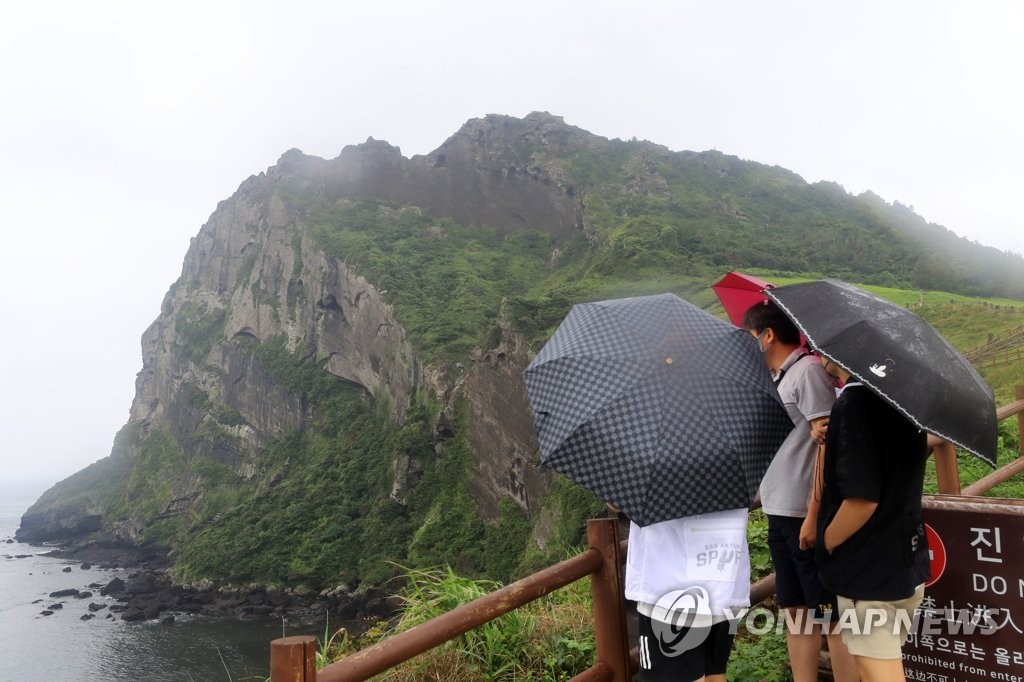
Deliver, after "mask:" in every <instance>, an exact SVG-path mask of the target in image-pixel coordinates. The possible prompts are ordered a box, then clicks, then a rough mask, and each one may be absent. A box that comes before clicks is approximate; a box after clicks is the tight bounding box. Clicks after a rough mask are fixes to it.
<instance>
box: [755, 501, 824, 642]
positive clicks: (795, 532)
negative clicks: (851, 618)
mask: <svg viewBox="0 0 1024 682" xmlns="http://www.w3.org/2000/svg"><path fill="white" fill-rule="evenodd" d="M803 522H804V520H803V519H802V518H795V517H791V516H773V515H769V516H768V550H769V551H770V552H771V555H772V563H773V564H775V599H776V601H778V603H779V606H781V607H783V608H793V607H804V608H807V609H810V610H813V611H814V619H815V620H817V621H821V622H829V621H833V620H836V619H837V618H838V617H839V611H838V609H837V608H836V595H834V594H833V593H832V592H830V591H829V590H828V589H827V588H826V587H825V586H824V585H822V584H821V580H820V579H819V578H818V566H817V564H815V563H814V550H813V549H800V526H801V525H803Z"/></svg>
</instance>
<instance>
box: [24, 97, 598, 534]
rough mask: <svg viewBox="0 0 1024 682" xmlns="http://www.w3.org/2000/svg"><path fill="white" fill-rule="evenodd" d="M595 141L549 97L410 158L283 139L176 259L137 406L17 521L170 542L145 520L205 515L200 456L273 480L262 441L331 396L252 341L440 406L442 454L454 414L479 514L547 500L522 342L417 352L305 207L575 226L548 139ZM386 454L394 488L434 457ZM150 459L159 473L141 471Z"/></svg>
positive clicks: (572, 197)
mask: <svg viewBox="0 0 1024 682" xmlns="http://www.w3.org/2000/svg"><path fill="white" fill-rule="evenodd" d="M592 139H598V140H600V138H593V136H589V135H588V134H586V133H584V132H583V131H580V130H579V129H576V128H572V127H570V126H567V125H565V124H564V123H563V122H562V121H561V120H560V119H558V118H555V117H552V116H548V115H546V114H533V115H530V116H528V117H527V118H525V119H522V120H520V119H512V118H506V117H488V118H486V119H482V120H477V121H471V122H469V123H467V124H466V125H465V126H464V127H463V129H462V130H460V131H459V132H458V133H457V134H456V135H454V136H453V137H452V138H450V139H449V140H448V141H447V142H445V143H444V144H443V145H442V146H441V147H440V148H439V149H438V150H437V151H436V152H434V153H432V154H430V155H427V156H417V157H413V158H411V159H407V158H405V157H403V156H402V155H401V154H400V152H399V150H398V149H397V148H395V147H392V146H391V145H389V144H387V143H386V142H380V141H375V140H372V139H371V140H368V141H367V142H366V143H364V144H361V145H355V146H350V147H346V148H345V149H344V150H343V151H342V153H341V155H340V156H339V157H338V158H336V159H334V160H331V161H325V160H322V159H319V158H314V157H309V156H306V155H304V154H302V153H301V152H299V151H297V150H291V151H289V152H287V153H285V154H284V155H283V156H282V157H281V159H280V160H279V162H278V163H277V164H276V165H275V166H274V167H272V168H270V169H269V170H268V171H267V172H265V173H261V174H259V175H258V176H253V177H250V178H249V179H248V180H246V181H245V182H244V183H242V185H241V186H240V187H239V189H238V191H237V192H236V193H235V194H234V196H232V197H231V198H230V199H227V200H225V201H223V202H221V203H220V204H219V205H218V207H217V210H216V211H215V212H214V213H213V214H212V215H211V217H210V219H209V221H208V222H207V223H206V224H205V225H204V226H203V227H202V229H201V230H200V231H199V233H198V235H197V236H196V237H195V238H194V239H193V240H192V243H191V245H190V247H189V250H188V253H187V254H186V256H185V260H184V266H183V269H182V274H181V277H180V278H179V279H178V281H177V282H175V283H174V285H173V286H172V287H171V289H170V291H169V292H168V293H167V296H166V297H165V299H164V301H163V304H162V306H161V312H160V315H159V317H158V318H157V319H156V321H155V322H154V323H153V324H152V325H151V326H150V327H149V329H147V330H146V331H145V333H144V334H143V337H142V358H143V362H142V371H141V372H139V375H138V377H137V380H136V395H135V399H134V401H133V403H132V407H131V414H130V419H129V423H128V425H127V426H126V427H125V429H123V430H122V432H121V433H120V434H119V436H118V438H117V440H116V442H115V446H114V448H113V451H112V453H111V455H110V461H104V462H101V463H100V465H99V468H101V469H102V470H103V471H101V472H96V471H87V472H83V473H81V474H79V475H76V477H73V479H74V480H71V481H70V482H64V483H62V484H61V486H58V488H55V489H54V490H53V491H50V492H49V493H47V495H46V496H44V498H43V500H41V501H40V503H39V504H37V505H36V506H35V507H34V508H33V509H32V510H30V512H29V513H28V514H26V516H25V517H24V519H23V521H22V525H21V528H20V530H19V537H20V538H23V539H28V540H34V541H43V540H54V539H68V538H74V537H76V536H78V537H79V539H81V536H82V535H88V536H89V537H90V538H91V539H93V540H97V541H107V542H122V543H128V544H140V543H146V542H149V541H152V540H154V539H156V540H160V541H164V542H167V543H168V544H170V545H172V546H174V545H175V543H179V542H183V541H187V539H188V535H189V531H186V530H183V529H181V528H178V529H176V530H175V535H174V537H167V536H166V534H163V535H160V534H158V536H159V537H156V538H154V537H150V535H149V534H148V533H147V530H148V529H150V528H151V527H152V526H154V524H157V523H158V522H166V521H167V520H168V519H174V518H179V519H180V518H187V517H188V516H189V515H195V514H196V513H200V515H201V516H204V517H207V516H209V511H202V512H197V510H201V509H202V502H203V499H204V496H207V495H208V494H209V491H208V490H207V489H206V488H207V485H208V483H209V481H208V480H207V479H208V476H204V472H206V471H207V470H206V469H204V468H203V467H202V466H197V465H196V463H198V462H201V463H213V464H215V465H219V466H221V467H223V468H225V469H226V470H228V471H229V472H230V476H231V477H234V478H235V479H237V483H238V484H239V485H242V484H244V483H245V482H250V483H252V484H253V485H254V490H255V489H257V488H260V487H262V488H263V489H268V488H269V487H271V486H272V485H273V480H272V479H268V478H267V476H268V467H267V461H266V455H267V448H268V446H270V445H271V444H274V443H280V442H281V441H282V440H283V439H285V438H286V437H287V436H288V435H289V434H292V433H296V432H302V431H304V430H308V429H311V428H313V427H314V426H315V425H316V424H317V423H318V421H319V420H320V419H321V418H322V417H323V414H321V411H322V410H323V409H324V405H323V404H321V403H318V402H317V401H316V400H313V399H311V398H310V396H309V395H308V393H306V392H304V391H303V390H302V389H301V388H298V387H296V386H294V385H290V384H289V382H287V381H282V380H281V378H280V377H278V376H275V374H274V372H273V370H272V369H271V368H270V367H269V363H268V362H266V361H265V359H264V361H261V359H260V357H259V356H258V355H257V354H255V353H254V352H253V348H254V347H263V346H267V345H275V346H277V347H278V349H279V350H280V351H281V352H282V353H284V354H285V355H287V356H289V357H291V358H292V359H293V362H294V363H296V364H301V363H307V364H310V365H313V366H315V367H317V368H319V369H321V370H323V371H325V372H326V373H327V374H328V375H330V376H331V377H333V378H334V379H335V380H336V381H338V382H345V383H347V384H349V385H351V386H352V387H356V388H358V390H359V391H361V392H362V393H363V394H365V396H368V397H370V398H371V399H372V400H373V401H374V403H375V404H376V405H378V406H386V410H387V412H388V417H389V419H390V422H391V423H392V426H393V427H395V426H398V425H401V424H402V423H403V422H405V421H406V418H407V413H408V411H409V409H410V406H411V405H412V403H413V402H414V401H416V400H419V401H428V402H430V403H431V404H433V405H435V406H436V408H435V411H434V416H433V417H432V422H431V424H430V425H429V426H430V428H431V430H432V435H431V441H430V442H431V443H433V446H432V447H433V448H434V449H435V450H436V451H437V452H440V451H441V449H442V448H443V444H444V442H445V441H446V440H448V439H450V438H451V437H452V436H453V433H454V431H453V429H454V427H453V424H454V423H455V422H459V421H460V420H461V421H462V422H463V423H464V432H463V433H462V435H461V437H462V438H463V439H464V440H465V441H466V442H467V443H468V444H469V446H470V447H471V448H472V451H473V457H472V462H471V466H470V471H471V475H470V476H469V479H468V489H469V490H470V491H471V493H472V497H473V499H474V501H475V503H476V504H477V506H478V508H479V511H480V512H481V513H482V515H483V517H484V518H489V519H497V518H498V516H499V502H500V501H501V500H503V499H507V500H511V501H513V502H514V503H515V505H517V506H518V507H519V509H520V510H521V511H522V512H523V513H524V514H526V515H527V516H529V515H530V514H531V513H534V512H536V510H537V504H538V503H539V501H540V500H541V499H542V498H543V497H544V496H545V495H546V494H547V493H548V489H549V484H550V474H548V473H546V472H544V471H542V470H541V469H540V467H539V465H538V462H537V459H536V446H535V442H534V437H533V431H532V421H531V419H530V413H529V409H528V405H527V402H526V397H525V392H524V390H523V388H522V384H521V381H520V379H519V376H520V373H521V371H522V369H523V368H524V367H525V366H526V364H527V363H528V362H529V359H530V351H529V348H528V347H527V345H526V344H525V343H524V342H523V340H522V339H521V338H520V337H519V336H518V335H517V333H516V331H514V330H513V329H512V328H511V327H510V326H508V325H507V324H505V323H501V328H500V333H499V334H498V335H497V336H492V341H493V343H492V344H490V345H489V347H480V348H479V349H478V350H477V351H475V352H473V353H471V354H469V355H467V356H466V357H464V358H462V359H461V360H460V361H459V362H457V363H453V362H450V361H448V360H445V359H439V358H437V357H432V356H431V355H429V354H424V353H423V352H422V350H420V351H418V349H417V348H416V347H414V345H413V344H412V343H410V340H409V338H408V334H407V331H406V329H405V328H404V327H403V323H402V320H400V319H399V318H398V317H397V316H396V314H395V309H394V306H393V305H392V304H391V303H389V300H388V297H387V295H386V292H385V291H382V290H381V289H380V288H379V287H378V286H376V285H375V283H374V282H371V281H368V280H367V279H366V278H365V277H364V276H362V275H361V274H360V273H359V267H360V266H359V264H358V263H359V256H358V254H353V255H352V256H350V257H349V258H347V259H342V258H339V257H336V256H333V255H329V254H328V253H326V252H325V250H324V249H323V248H322V246H321V245H320V244H318V243H317V241H316V240H315V239H314V236H313V234H312V232H311V229H310V227H311V221H312V220H313V218H312V217H311V212H312V211H313V208H314V207H316V206H328V207H330V208H331V209H332V210H339V209H340V210H344V209H345V208H347V207H350V206H353V205H354V204H355V202H357V201H361V200H365V199H373V200H378V201H380V202H382V203H381V204H380V206H381V209H380V210H382V211H389V210H392V209H390V208H387V207H391V206H394V207H395V209H394V210H397V211H402V210H415V211H416V212H417V213H422V214H425V215H430V216H437V217H446V218H448V219H449V220H450V221H453V222H454V223H457V224H463V225H481V226H482V225H487V226H489V227H490V228H493V229H495V230H496V231H497V234H498V235H506V234H509V233H513V232H515V231H517V230H521V229H525V228H531V229H537V228H538V227H540V228H542V229H543V230H544V231H546V232H549V233H550V234H553V235H557V236H560V237H562V238H565V237H568V236H569V235H570V234H571V233H573V232H574V231H581V230H582V229H583V227H584V224H583V218H582V215H583V214H582V206H581V204H580V201H579V197H578V196H577V195H576V193H575V191H574V189H573V187H572V185H571V184H570V183H569V182H568V181H567V179H566V178H565V177H564V174H562V173H560V172H559V169H558V167H557V166H555V165H552V164H549V163H544V162H543V159H547V158H550V155H548V154H539V153H537V152H538V151H540V150H543V149H545V148H547V147H551V146H553V147H555V148H557V149H558V150H560V153H564V151H565V150H567V149H569V148H571V147H573V146H574V145H576V146H580V145H583V144H585V143H586V141H587V140H592ZM402 207H405V208H402ZM158 436H159V437H160V438H163V439H164V440H166V441H167V443H166V444H167V445H169V446H170V451H171V452H173V454H172V455H171V459H172V460H175V459H176V460H178V461H170V462H168V461H159V462H157V461H155V460H154V457H153V455H152V453H146V452H144V451H146V449H147V446H151V445H152V444H153V443H154V439H156V438H157V437H158ZM144 454H146V456H143V455H144ZM387 456H389V457H392V454H391V453H388V454H387ZM389 466H390V472H391V477H390V478H391V480H390V481H389V482H388V483H389V485H388V495H389V496H390V498H391V499H392V500H394V501H396V502H399V503H401V502H403V501H404V500H405V498H406V497H407V496H408V494H409V488H410V487H412V486H415V485H416V483H417V481H418V480H419V479H420V478H421V477H422V473H423V471H422V469H423V467H424V464H423V463H422V462H419V461H416V460H414V459H412V458H410V457H409V456H407V455H405V454H402V453H398V454H397V455H393V459H392V461H391V462H390V465H389ZM154 467H157V468H158V470H159V472H160V474H159V476H160V477H162V478H163V480H161V481H159V482H158V483H157V484H156V485H146V484H142V483H140V481H144V480H145V479H147V478H148V477H149V476H150V475H151V474H152V473H153V472H152V469H153V468H154ZM218 471H220V470H218ZM277 475H278V476H280V475H281V474H280V473H278V474H277ZM79 479H81V480H79ZM85 479H88V480H85ZM97 479H98V480H100V481H102V482H103V484H102V485H100V484H98V483H97ZM76 481H77V484H76ZM69 489H74V493H73V494H68V492H67V490H69ZM370 492H371V491H368V493H370ZM254 494H259V493H258V492H256V493H254ZM138 496H151V497H153V498H154V499H158V500H159V501H160V504H159V507H154V506H152V505H140V504H135V502H136V500H135V499H133V497H134V498H137V497H138ZM214 522H215V519H214V518H205V519H204V523H214ZM182 533H184V535H182ZM540 541H541V542H542V543H543V542H544V538H543V537H541V538H540Z"/></svg>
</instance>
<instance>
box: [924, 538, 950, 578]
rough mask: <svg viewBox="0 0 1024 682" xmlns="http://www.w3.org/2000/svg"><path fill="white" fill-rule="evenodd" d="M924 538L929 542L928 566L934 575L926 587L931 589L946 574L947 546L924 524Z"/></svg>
mask: <svg viewBox="0 0 1024 682" xmlns="http://www.w3.org/2000/svg"><path fill="white" fill-rule="evenodd" d="M924 536H925V539H926V540H927V542H928V566H929V568H931V573H932V577H931V580H929V581H928V582H926V583H925V584H924V586H925V587H931V586H932V585H934V584H935V583H937V582H938V581H939V578H941V577H942V574H943V573H945V572H946V545H944V544H942V538H940V537H939V534H938V533H936V532H935V529H934V528H932V527H931V526H929V525H928V524H927V523H926V524H924Z"/></svg>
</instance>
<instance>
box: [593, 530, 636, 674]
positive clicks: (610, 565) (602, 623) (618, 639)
mask: <svg viewBox="0 0 1024 682" xmlns="http://www.w3.org/2000/svg"><path fill="white" fill-rule="evenodd" d="M587 542H588V544H589V545H590V547H591V548H592V549H596V550H598V551H600V552H601V554H602V556H603V557H604V562H603V565H602V567H601V570H600V571H598V572H596V573H594V574H593V575H591V576H590V592H591V595H592V596H593V600H594V641H595V644H596V646H597V652H596V655H595V658H596V661H595V663H596V664H598V665H601V664H604V665H607V666H608V667H609V668H611V670H612V680H613V682H627V681H628V680H629V679H630V678H631V677H632V675H631V674H630V665H629V642H628V641H627V639H626V604H625V599H624V597H623V592H622V590H623V584H624V583H623V580H622V558H621V554H620V552H621V549H620V547H619V529H618V521H616V520H615V519H591V520H590V521H587Z"/></svg>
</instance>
